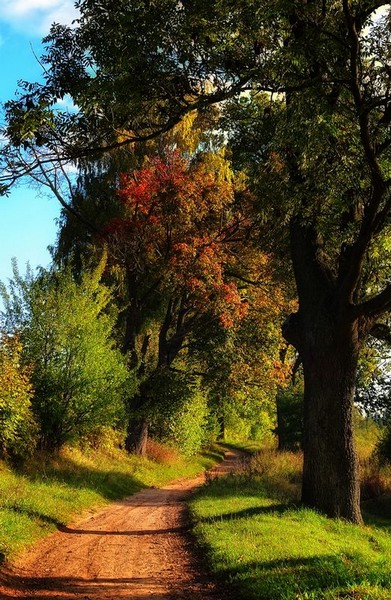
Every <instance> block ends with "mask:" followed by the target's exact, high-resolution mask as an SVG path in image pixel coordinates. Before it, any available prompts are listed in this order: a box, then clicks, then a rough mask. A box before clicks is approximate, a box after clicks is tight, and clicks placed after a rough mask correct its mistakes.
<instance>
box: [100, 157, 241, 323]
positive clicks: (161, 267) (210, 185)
mask: <svg viewBox="0 0 391 600" xmlns="http://www.w3.org/2000/svg"><path fill="white" fill-rule="evenodd" d="M118 197H119V199H120V201H121V203H122V205H123V217H122V218H117V219H115V220H113V221H111V222H110V223H109V224H108V226H107V227H106V229H105V231H104V235H105V237H106V239H107V240H108V241H109V245H110V247H111V249H112V251H113V252H114V253H115V259H116V261H118V258H119V257H120V258H121V259H122V261H123V263H124V264H126V267H127V269H128V271H129V270H130V271H131V273H132V276H133V278H134V280H136V281H137V280H141V279H144V280H145V278H149V280H150V281H151V280H152V279H155V280H156V281H158V286H159V289H161V290H162V291H164V290H166V291H167V290H169V292H170V293H175V294H176V295H177V296H181V297H182V298H185V302H186V306H187V307H189V309H190V307H191V310H192V311H197V312H199V311H201V312H202V311H205V310H208V311H211V312H213V313H214V314H215V315H216V316H217V317H218V318H219V319H220V322H221V323H222V324H224V325H225V326H232V325H233V323H234V322H235V321H236V320H238V319H239V320H240V319H241V318H242V317H243V316H244V315H245V313H246V303H244V302H243V301H242V299H241V297H240V294H239V292H238V288H237V285H236V283H234V281H232V280H231V281H230V280H229V278H228V277H227V274H226V273H227V266H228V265H229V264H230V263H231V262H232V261H233V256H234V250H235V249H236V247H237V245H238V243H239V242H238V241H237V239H238V238H239V237H240V228H241V227H243V222H241V221H240V217H239V216H238V212H235V214H234V211H233V209H234V205H235V181H234V177H233V174H232V172H231V171H230V169H229V166H228V163H227V161H226V160H225V159H224V157H223V156H222V155H219V154H211V153H206V154H205V155H202V156H200V157H197V158H196V159H195V160H188V159H186V158H184V157H183V156H181V155H180V153H179V152H178V151H173V152H170V153H166V154H165V155H164V156H163V157H153V158H148V159H147V160H146V162H145V164H144V166H143V167H142V168H140V169H139V170H137V171H134V172H132V173H130V174H129V173H124V174H122V175H121V179H120V189H119V191H118Z"/></svg>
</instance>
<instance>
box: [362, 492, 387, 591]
mask: <svg viewBox="0 0 391 600" xmlns="http://www.w3.org/2000/svg"><path fill="white" fill-rule="evenodd" d="M362 510H363V516H364V522H365V524H366V525H371V526H373V527H377V528H379V529H383V530H385V531H388V532H389V533H391V494H383V495H382V496H379V497H378V498H373V499H371V500H365V501H364V502H363V503H362ZM390 596H391V594H390Z"/></svg>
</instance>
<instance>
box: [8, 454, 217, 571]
mask: <svg viewBox="0 0 391 600" xmlns="http://www.w3.org/2000/svg"><path fill="white" fill-rule="evenodd" d="M156 452H158V450H157V449H156V448H155V453H156ZM159 452H160V454H159V456H155V457H154V458H155V460H151V459H148V458H144V459H140V458H138V457H135V456H130V455H128V454H126V453H125V452H122V451H120V450H115V449H110V450H96V449H95V450H89V451H87V450H84V451H81V450H80V449H77V448H66V449H64V451H63V452H61V454H60V455H59V456H58V457H57V458H51V457H45V456H40V457H38V458H37V459H36V460H34V461H30V462H29V463H28V464H26V465H25V466H24V468H23V469H20V470H19V471H14V470H12V469H11V468H9V467H8V466H7V465H5V464H4V463H1V462H0V562H1V559H4V558H8V559H9V558H12V557H13V556H14V555H15V554H16V553H17V552H19V551H20V550H21V549H23V548H24V547H26V546H27V545H28V544H31V543H32V542H34V541H36V540H37V539H39V538H40V537H42V536H44V535H47V533H48V532H50V531H54V530H55V529H56V527H58V526H59V525H61V524H66V523H69V522H70V520H74V519H75V518H76V517H77V516H78V515H80V514H81V513H82V512H83V511H85V510H86V509H88V508H91V507H99V506H102V505H103V504H105V503H107V502H109V501H112V500H115V499H119V498H123V497H125V496H129V495H131V494H133V493H134V492H136V491H138V490H140V489H141V488H143V487H149V486H160V485H164V484H165V483H167V482H168V481H170V480H173V479H176V478H181V477H192V476H194V475H196V474H197V473H199V472H201V471H203V470H204V469H206V468H208V467H210V466H212V465H213V464H214V463H215V462H216V461H217V460H219V459H220V458H221V451H218V450H217V449H216V450H214V451H209V452H204V453H203V454H200V455H197V456H195V457H193V458H192V459H184V458H183V457H181V456H180V455H179V454H178V453H175V456H174V454H173V453H172V452H171V451H170V450H169V449H167V450H165V449H164V448H163V447H161V448H160V451H159Z"/></svg>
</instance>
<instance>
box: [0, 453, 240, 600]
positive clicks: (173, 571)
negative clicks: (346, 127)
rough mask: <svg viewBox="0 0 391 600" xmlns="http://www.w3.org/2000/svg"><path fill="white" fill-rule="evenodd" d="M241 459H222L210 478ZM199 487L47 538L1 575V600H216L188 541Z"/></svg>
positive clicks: (155, 495) (168, 492)
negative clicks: (191, 498)
mask: <svg viewBox="0 0 391 600" xmlns="http://www.w3.org/2000/svg"><path fill="white" fill-rule="evenodd" d="M242 456H243V455H242V454H241V453H239V452H234V451H229V452H227V453H226V458H225V460H224V461H222V462H221V463H220V464H219V465H217V466H216V467H214V468H213V469H212V471H211V472H210V473H209V475H208V476H209V477H214V476H219V475H221V474H225V473H228V472H230V471H232V470H233V469H235V468H237V466H238V465H239V464H240V461H241V460H242ZM204 480H205V476H204V475H202V476H199V477H197V478H195V479H191V480H182V481H177V482H173V483H171V484H169V485H167V486H165V487H163V488H158V489H156V488H153V489H146V490H142V491H140V492H138V493H137V494H134V495H133V496H130V497H129V498H127V499H125V500H122V501H118V502H115V503H112V504H110V505H108V506H106V507H105V508H103V509H101V510H99V511H96V512H94V513H93V514H92V515H90V516H88V517H86V518H84V519H82V520H80V521H78V522H77V523H76V524H75V525H73V526H70V527H64V528H62V530H61V531H57V532H56V533H54V534H52V535H50V536H48V537H47V538H45V539H44V540H43V541H41V542H39V543H38V544H36V545H35V546H33V548H30V549H29V551H28V552H26V553H25V554H24V555H23V556H22V557H21V558H20V559H19V560H18V562H17V563H16V564H15V565H13V567H12V569H9V570H8V571H5V572H4V573H3V575H2V576H1V577H0V599H1V600H15V599H25V600H54V599H56V600H116V599H117V598H118V599H121V600H147V599H153V600H185V599H186V600H221V599H222V593H221V591H220V593H219V590H218V589H217V588H216V586H215V585H214V584H213V583H212V582H211V581H210V580H209V578H208V576H207V573H206V571H205V570H203V566H202V565H200V564H199V563H200V561H199V560H198V561H197V557H196V553H195V551H194V541H193V540H192V538H191V536H190V534H189V525H188V513H187V509H186V504H185V500H186V498H187V497H188V495H189V494H190V493H191V492H192V491H193V490H194V489H196V488H197V487H198V486H200V485H201V484H202V483H203V482H204ZM224 596H225V597H226V593H224Z"/></svg>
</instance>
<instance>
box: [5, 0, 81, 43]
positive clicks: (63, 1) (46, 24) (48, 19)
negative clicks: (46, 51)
mask: <svg viewBox="0 0 391 600" xmlns="http://www.w3.org/2000/svg"><path fill="white" fill-rule="evenodd" d="M77 16H78V12H77V10H76V9H75V7H74V0H0V20H1V21H3V22H4V23H7V24H8V25H10V26H11V27H13V28H15V29H17V30H19V31H23V32H25V33H30V34H31V35H38V36H44V35H46V34H48V33H49V29H50V26H51V24H52V23H54V22H56V23H62V24H64V25H70V24H71V23H72V21H73V20H74V19H75V18H77Z"/></svg>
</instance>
